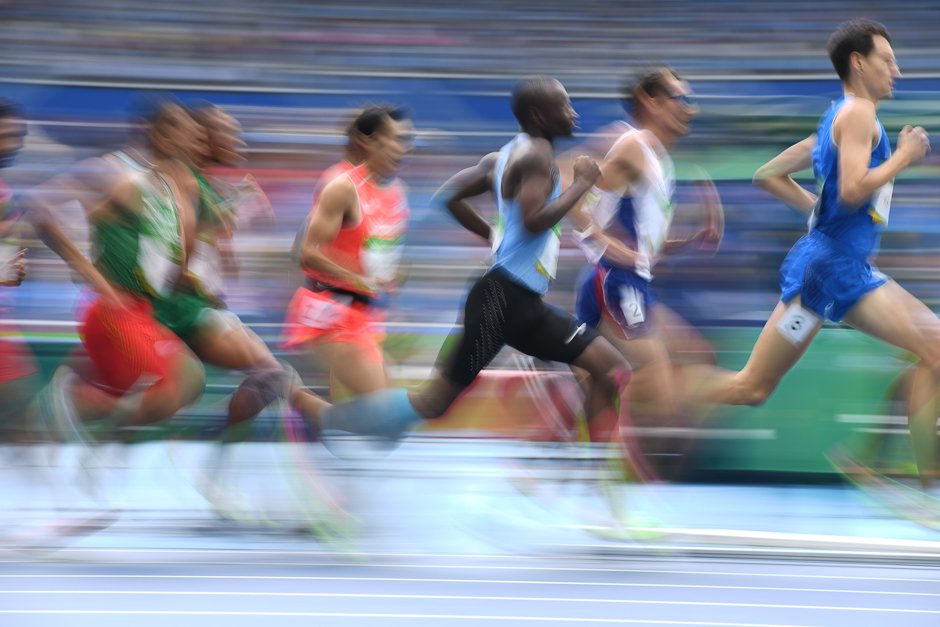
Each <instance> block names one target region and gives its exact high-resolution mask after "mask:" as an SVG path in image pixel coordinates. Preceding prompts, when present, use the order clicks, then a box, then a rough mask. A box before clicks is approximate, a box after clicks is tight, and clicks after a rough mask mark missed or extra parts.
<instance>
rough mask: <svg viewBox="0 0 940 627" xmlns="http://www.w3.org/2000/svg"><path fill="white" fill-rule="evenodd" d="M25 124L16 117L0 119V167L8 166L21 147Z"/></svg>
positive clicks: (24, 134)
mask: <svg viewBox="0 0 940 627" xmlns="http://www.w3.org/2000/svg"><path fill="white" fill-rule="evenodd" d="M25 137H26V124H24V123H23V120H21V119H20V118H18V117H7V118H2V119H0V168H6V167H8V166H9V165H10V164H11V163H12V162H13V159H14V158H15V157H16V153H18V152H19V151H20V150H21V149H22V148H23V139H24V138H25Z"/></svg>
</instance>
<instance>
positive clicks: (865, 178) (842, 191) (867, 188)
mask: <svg viewBox="0 0 940 627" xmlns="http://www.w3.org/2000/svg"><path fill="white" fill-rule="evenodd" d="M875 120H876V117H875V105H874V104H872V102H871V101H870V100H865V99H864V98H853V99H852V100H851V101H849V102H848V103H847V104H846V105H845V106H844V107H843V108H842V110H841V111H840V112H839V114H838V115H837V116H836V120H835V122H834V123H833V127H832V137H833V141H835V143H836V145H837V146H838V147H839V197H840V198H841V199H842V201H843V202H845V203H846V204H848V205H850V206H858V205H861V204H862V203H863V202H865V201H866V200H868V199H869V198H871V196H872V194H874V193H875V190H877V189H878V188H879V187H881V186H882V185H884V184H885V183H887V182H889V181H891V180H893V179H894V177H895V176H897V175H898V173H899V172H901V171H902V170H904V169H905V168H907V167H908V166H910V165H911V164H913V163H916V162H918V161H920V160H921V159H923V158H924V156H925V155H926V154H927V153H928V152H929V151H930V141H929V139H928V138H927V132H926V131H924V129H923V128H921V127H919V126H918V127H917V128H911V127H910V126H905V127H904V128H903V129H902V130H901V133H900V135H898V145H897V150H895V152H894V154H892V155H891V157H890V158H889V159H888V160H887V161H885V162H884V163H882V164H881V165H879V166H878V167H876V168H869V167H868V165H869V163H870V162H871V151H872V148H873V147H874V146H875V145H876V144H877V142H878V139H879V136H880V132H881V131H880V129H879V127H878V125H877V123H876V122H875Z"/></svg>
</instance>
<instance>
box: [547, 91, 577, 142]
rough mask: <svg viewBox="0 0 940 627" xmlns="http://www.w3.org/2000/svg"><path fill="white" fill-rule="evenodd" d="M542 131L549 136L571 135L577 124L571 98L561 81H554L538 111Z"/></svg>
mask: <svg viewBox="0 0 940 627" xmlns="http://www.w3.org/2000/svg"><path fill="white" fill-rule="evenodd" d="M539 115H540V117H541V120H542V126H543V132H544V133H545V135H546V136H547V137H549V138H552V137H571V135H572V134H574V129H575V128H576V127H577V126H578V114H577V113H576V112H575V110H574V107H573V106H571V98H569V97H568V92H567V91H565V88H564V86H562V84H561V83H559V82H557V81H555V83H554V87H553V88H551V89H550V90H549V91H548V93H547V94H546V96H545V102H544V104H543V106H542V107H541V110H540V111H539Z"/></svg>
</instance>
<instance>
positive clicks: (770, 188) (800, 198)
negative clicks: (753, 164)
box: [753, 133, 816, 214]
mask: <svg viewBox="0 0 940 627" xmlns="http://www.w3.org/2000/svg"><path fill="white" fill-rule="evenodd" d="M815 148H816V133H813V134H812V135H810V136H809V137H807V138H806V139H804V140H802V141H799V142H797V143H795V144H793V145H792V146H790V147H789V148H787V149H786V150H784V151H783V152H781V153H780V154H779V155H777V156H776V157H774V158H773V159H771V160H770V161H768V162H767V163H765V164H764V165H762V166H761V167H759V168H758V169H757V172H755V173H754V178H753V182H754V184H755V185H757V186H758V187H761V188H762V189H764V190H766V191H767V192H769V193H770V194H771V195H772V196H776V197H777V198H779V199H780V200H782V201H783V203H784V204H785V205H787V206H788V207H792V208H793V209H796V210H797V211H800V212H802V213H806V214H808V213H810V212H811V211H812V210H813V207H815V206H816V194H813V193H812V192H809V191H807V190H806V189H805V188H804V187H803V186H802V185H800V184H799V183H797V182H796V181H794V180H793V175H794V174H796V173H797V172H802V171H803V170H806V169H808V168H810V167H812V165H813V149H815Z"/></svg>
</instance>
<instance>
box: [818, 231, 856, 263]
mask: <svg viewBox="0 0 940 627" xmlns="http://www.w3.org/2000/svg"><path fill="white" fill-rule="evenodd" d="M806 237H808V238H810V239H811V240H813V241H816V242H819V243H821V244H823V245H824V246H827V247H828V248H829V249H830V250H832V251H834V252H837V253H839V254H840V255H844V256H846V257H851V258H853V259H858V260H860V261H865V260H867V259H868V258H869V257H870V256H871V254H872V253H871V251H865V252H862V251H860V250H858V249H857V248H852V247H851V246H848V245H847V244H845V243H844V242H840V241H839V240H837V239H836V238H834V237H832V236H831V235H829V234H828V233H823V232H822V231H820V230H817V229H813V230H812V231H810V232H809V233H808V234H807V235H806Z"/></svg>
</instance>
